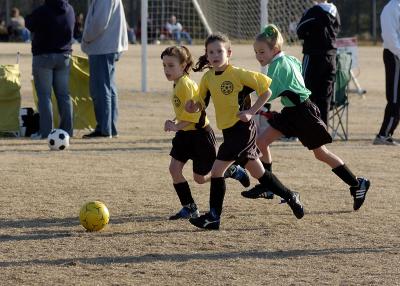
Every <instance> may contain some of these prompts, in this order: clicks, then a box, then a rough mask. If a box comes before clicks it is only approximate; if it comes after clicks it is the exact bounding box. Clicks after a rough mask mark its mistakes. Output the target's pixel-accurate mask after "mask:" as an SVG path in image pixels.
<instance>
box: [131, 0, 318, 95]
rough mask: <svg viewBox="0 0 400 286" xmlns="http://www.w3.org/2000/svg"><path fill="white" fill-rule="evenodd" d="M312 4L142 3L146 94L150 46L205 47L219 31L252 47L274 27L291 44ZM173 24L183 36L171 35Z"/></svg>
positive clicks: (263, 0)
mask: <svg viewBox="0 0 400 286" xmlns="http://www.w3.org/2000/svg"><path fill="white" fill-rule="evenodd" d="M312 4H313V1H312V0H141V5H142V7H141V28H140V29H139V31H140V33H141V39H142V40H141V42H142V43H144V44H142V51H141V57H142V61H141V66H142V91H143V92H147V43H150V44H175V43H182V44H190V43H195V44H196V43H197V44H201V45H202V44H203V42H204V39H205V38H206V37H207V35H209V34H210V33H213V32H216V31H219V32H222V33H225V34H227V35H228V36H229V38H230V39H231V40H232V41H234V42H236V43H237V42H239V43H240V42H243V43H251V42H252V40H253V39H254V37H255V35H256V34H257V33H259V31H260V30H261V27H262V26H264V25H266V24H267V23H274V24H275V25H277V26H278V28H279V29H280V30H281V32H282V34H283V36H284V37H285V40H286V43H288V44H291V43H293V42H295V41H296V40H297V36H296V26H297V23H298V22H299V20H300V18H301V15H302V14H303V12H304V11H305V9H307V8H309V7H311V6H312ZM175 19H176V20H175ZM178 23H179V24H178ZM171 24H175V28H176V26H178V27H179V29H180V32H179V33H176V32H175V33H174V32H171V29H170V28H171ZM177 37H179V39H178V38H177Z"/></svg>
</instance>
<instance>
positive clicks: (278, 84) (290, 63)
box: [267, 52, 311, 107]
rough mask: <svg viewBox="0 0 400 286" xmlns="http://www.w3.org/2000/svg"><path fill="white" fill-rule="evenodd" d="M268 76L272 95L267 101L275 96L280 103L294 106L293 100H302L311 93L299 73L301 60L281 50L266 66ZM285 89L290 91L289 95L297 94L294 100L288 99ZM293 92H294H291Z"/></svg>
mask: <svg viewBox="0 0 400 286" xmlns="http://www.w3.org/2000/svg"><path fill="white" fill-rule="evenodd" d="M267 75H268V77H270V78H271V79H272V83H271V86H270V89H271V91H272V96H271V97H270V99H269V100H268V101H269V102H270V101H272V100H274V99H275V98H277V97H281V103H282V105H283V106H285V107H292V106H295V105H296V104H295V102H293V101H297V102H304V101H305V100H306V99H307V98H308V97H309V96H310V94H311V91H309V90H308V89H307V88H306V86H305V84H304V79H303V76H302V74H301V62H300V61H299V60H298V59H296V58H295V57H292V56H287V55H285V54H284V53H283V52H280V53H279V54H278V55H276V56H275V57H274V58H273V59H272V62H271V63H270V64H269V66H268V72H267ZM285 91H291V93H290V96H296V95H297V96H298V98H295V99H296V100H293V98H292V100H290V99H289V97H288V96H285V94H287V93H285ZM293 93H294V94H293Z"/></svg>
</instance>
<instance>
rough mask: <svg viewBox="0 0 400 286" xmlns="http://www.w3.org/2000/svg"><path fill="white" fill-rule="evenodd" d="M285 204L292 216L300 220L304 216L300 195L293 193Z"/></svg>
mask: <svg viewBox="0 0 400 286" xmlns="http://www.w3.org/2000/svg"><path fill="white" fill-rule="evenodd" d="M287 204H288V205H289V206H290V208H291V209H292V211H293V214H294V215H295V216H296V217H297V218H298V219H301V218H302V217H303V216H304V207H303V205H302V203H301V202H300V194H299V193H297V192H293V195H292V197H291V198H290V199H289V200H288V201H287Z"/></svg>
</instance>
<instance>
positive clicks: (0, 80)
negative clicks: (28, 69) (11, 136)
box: [0, 64, 21, 132]
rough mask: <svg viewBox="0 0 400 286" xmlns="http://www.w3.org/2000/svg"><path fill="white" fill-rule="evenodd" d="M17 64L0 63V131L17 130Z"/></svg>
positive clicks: (18, 89) (19, 85)
mask: <svg viewBox="0 0 400 286" xmlns="http://www.w3.org/2000/svg"><path fill="white" fill-rule="evenodd" d="M20 89H21V81H20V71H19V65H18V64H15V65H0V132H19V118H18V116H19V109H20V107H21V94H20Z"/></svg>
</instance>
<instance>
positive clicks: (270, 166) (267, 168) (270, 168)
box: [261, 161, 272, 172]
mask: <svg viewBox="0 0 400 286" xmlns="http://www.w3.org/2000/svg"><path fill="white" fill-rule="evenodd" d="M261 163H262V165H263V166H264V169H265V170H267V171H270V172H272V163H264V162H263V161H261Z"/></svg>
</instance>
